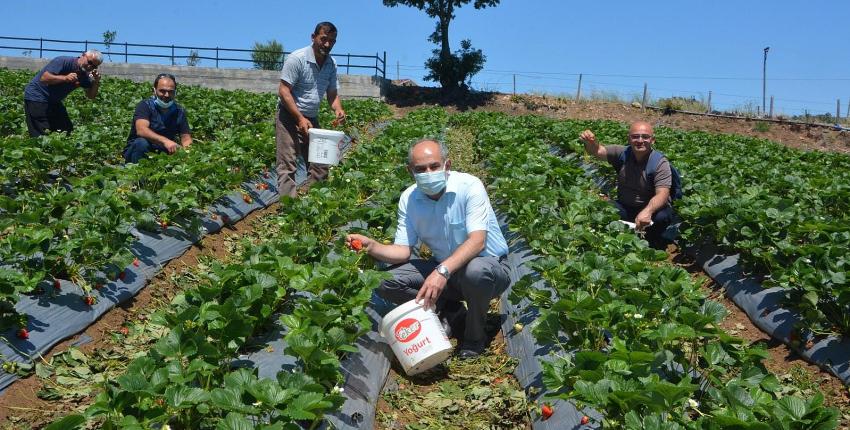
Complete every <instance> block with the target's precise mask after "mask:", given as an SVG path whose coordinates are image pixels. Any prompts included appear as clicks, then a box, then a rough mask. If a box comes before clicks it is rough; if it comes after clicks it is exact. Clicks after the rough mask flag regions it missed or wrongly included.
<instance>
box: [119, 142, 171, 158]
mask: <svg viewBox="0 0 850 430" xmlns="http://www.w3.org/2000/svg"><path fill="white" fill-rule="evenodd" d="M151 151H155V152H165V153H167V152H168V151H167V150H166V149H165V147H164V146H162V145H160V144H158V143H151V142H149V141H148V140H147V139H145V138H144V137H137V138H135V139H133V140H131V141H129V142H127V146H125V147H124V161H126V162H128V163H138V162H139V160H141V159H142V158H145V157H147V156H148V152H151Z"/></svg>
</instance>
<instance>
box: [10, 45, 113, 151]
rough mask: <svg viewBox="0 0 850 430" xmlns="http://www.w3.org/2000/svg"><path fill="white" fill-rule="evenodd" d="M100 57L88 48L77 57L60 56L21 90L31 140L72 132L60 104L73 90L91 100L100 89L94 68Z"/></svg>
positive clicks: (101, 57) (97, 74)
mask: <svg viewBox="0 0 850 430" xmlns="http://www.w3.org/2000/svg"><path fill="white" fill-rule="evenodd" d="M101 63H103V54H101V53H100V51H98V50H96V49H89V50H88V51H86V52H84V53H82V54H80V56H79V57H76V58H75V57H69V56H62V57H56V58H54V59H52V60H50V62H49V63H47V65H46V66H44V67H43V68H42V69H41V70H40V71H39V72H38V73H37V74H36V75H35V76H34V77H33V78H32V81H30V83H29V84H27V86H26V87H25V88H24V113H25V114H26V121H27V129H28V130H29V134H30V136H32V137H38V136H41V135H43V134H46V133H47V131H48V130H50V131H64V132H67V133H70V132H71V131H73V129H74V125H73V124H72V123H71V119H70V118H69V117H68V111H67V110H66V109H65V105H64V104H62V101H63V100H64V99H65V97H67V96H68V94H70V93H71V91H74V90H75V89H76V88H77V87H83V89H85V92H86V97H88V98H89V99H90V100H94V99H95V97H97V91H98V89H99V88H100V73H98V71H97V68H98V66H100V64H101Z"/></svg>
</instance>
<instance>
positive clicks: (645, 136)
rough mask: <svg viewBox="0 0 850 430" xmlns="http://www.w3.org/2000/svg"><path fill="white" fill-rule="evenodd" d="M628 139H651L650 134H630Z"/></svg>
mask: <svg viewBox="0 0 850 430" xmlns="http://www.w3.org/2000/svg"><path fill="white" fill-rule="evenodd" d="M629 139H631V140H649V139H652V135H651V134H630V135H629Z"/></svg>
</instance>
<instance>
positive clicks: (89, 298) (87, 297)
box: [83, 296, 97, 306]
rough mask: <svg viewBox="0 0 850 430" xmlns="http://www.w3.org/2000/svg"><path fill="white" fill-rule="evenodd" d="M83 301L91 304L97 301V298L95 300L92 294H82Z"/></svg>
mask: <svg viewBox="0 0 850 430" xmlns="http://www.w3.org/2000/svg"><path fill="white" fill-rule="evenodd" d="M83 303H85V304H87V305H89V306H93V305H94V304H95V303H97V300H95V298H94V296H83Z"/></svg>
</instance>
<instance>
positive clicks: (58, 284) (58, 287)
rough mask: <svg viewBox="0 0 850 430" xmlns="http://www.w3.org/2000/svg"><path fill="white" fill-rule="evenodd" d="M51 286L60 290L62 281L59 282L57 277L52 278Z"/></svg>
mask: <svg viewBox="0 0 850 430" xmlns="http://www.w3.org/2000/svg"><path fill="white" fill-rule="evenodd" d="M53 288H55V289H57V290H61V289H62V283H61V282H59V280H58V279H54V280H53Z"/></svg>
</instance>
